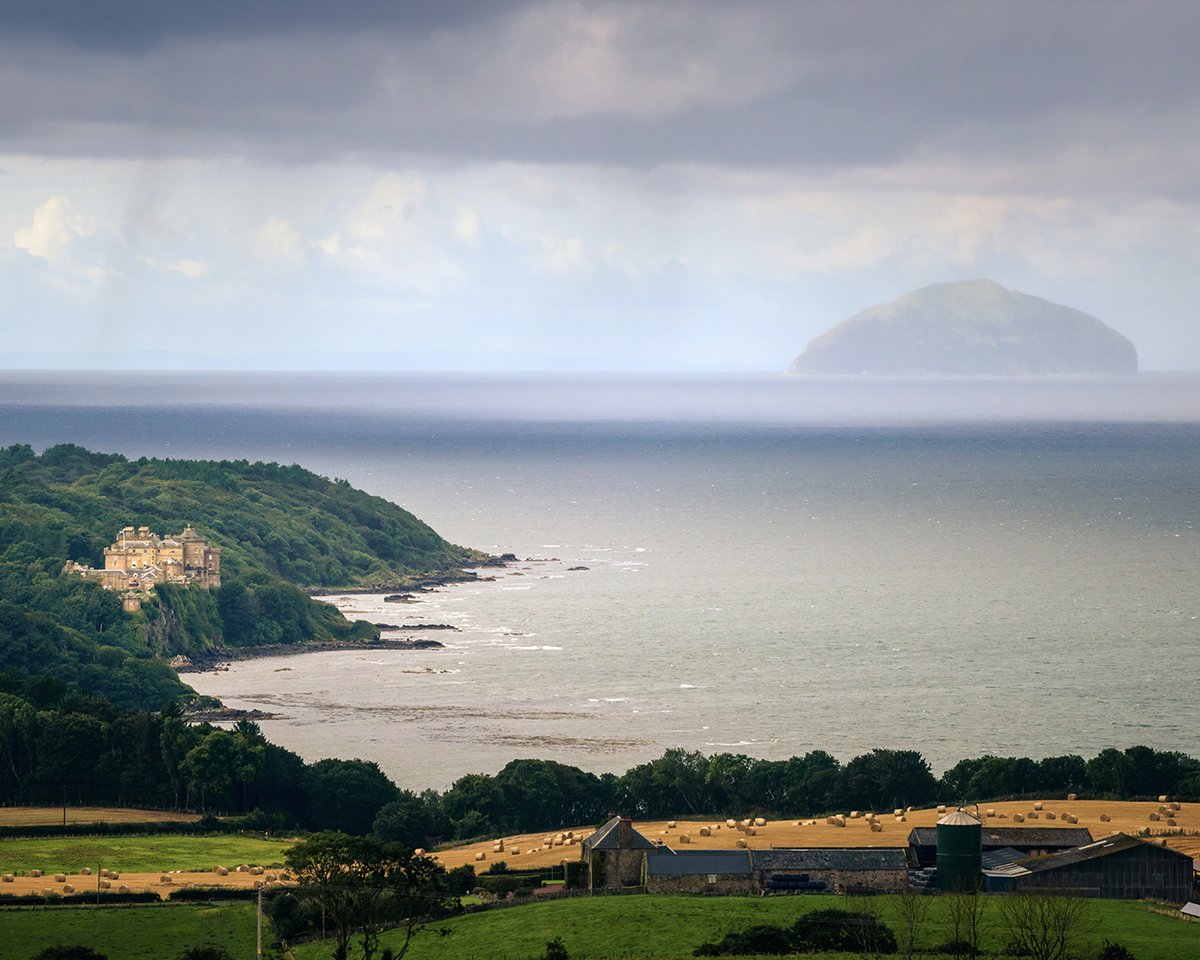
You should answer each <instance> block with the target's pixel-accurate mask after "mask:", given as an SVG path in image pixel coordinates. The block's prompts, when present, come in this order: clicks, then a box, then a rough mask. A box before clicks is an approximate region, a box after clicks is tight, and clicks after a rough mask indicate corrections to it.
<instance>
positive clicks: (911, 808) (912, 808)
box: [905, 807, 917, 813]
mask: <svg viewBox="0 0 1200 960" xmlns="http://www.w3.org/2000/svg"><path fill="white" fill-rule="evenodd" d="M916 809H917V808H916V807H906V808H905V812H906V813H912V812H913V811H914V810H916Z"/></svg>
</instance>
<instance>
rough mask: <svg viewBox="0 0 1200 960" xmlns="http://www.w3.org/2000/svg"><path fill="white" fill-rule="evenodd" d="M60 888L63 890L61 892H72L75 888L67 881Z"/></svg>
mask: <svg viewBox="0 0 1200 960" xmlns="http://www.w3.org/2000/svg"><path fill="white" fill-rule="evenodd" d="M62 890H63V893H74V892H75V888H74V887H73V886H71V885H70V884H69V883H64V884H63V888H62Z"/></svg>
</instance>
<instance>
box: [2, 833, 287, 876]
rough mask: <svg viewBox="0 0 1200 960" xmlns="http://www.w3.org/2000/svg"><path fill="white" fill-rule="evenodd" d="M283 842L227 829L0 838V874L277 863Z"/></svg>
mask: <svg viewBox="0 0 1200 960" xmlns="http://www.w3.org/2000/svg"><path fill="white" fill-rule="evenodd" d="M289 844H290V841H287V840H263V839H260V838H256V837H239V836H234V835H231V834H208V835H204V836H172V835H165V836H132V837H38V838H35V839H17V840H0V873H25V872H27V871H29V870H31V869H38V870H43V871H46V872H47V873H54V872H56V871H63V872H65V873H77V872H78V871H79V870H80V869H81V868H82V867H91V868H92V869H93V870H95V869H96V868H97V866H103V867H107V868H109V869H112V870H119V871H122V872H125V873H147V872H151V871H162V870H211V869H212V867H213V866H214V865H215V864H221V865H223V866H228V867H231V868H232V867H236V866H237V865H238V864H240V863H248V864H256V865H258V866H263V867H266V866H274V865H279V864H282V863H283V858H284V857H285V856H286V854H287V848H288V846H289Z"/></svg>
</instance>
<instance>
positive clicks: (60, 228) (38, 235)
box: [13, 196, 95, 265]
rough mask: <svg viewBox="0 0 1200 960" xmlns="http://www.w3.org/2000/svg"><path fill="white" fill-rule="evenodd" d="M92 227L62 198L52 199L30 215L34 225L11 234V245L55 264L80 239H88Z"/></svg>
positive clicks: (68, 201) (92, 229)
mask: <svg viewBox="0 0 1200 960" xmlns="http://www.w3.org/2000/svg"><path fill="white" fill-rule="evenodd" d="M93 233H95V227H94V226H93V225H92V224H91V223H89V222H88V221H87V220H86V219H85V218H84V217H83V216H81V215H80V214H79V213H78V212H76V211H75V209H74V208H73V207H72V205H71V201H70V200H68V199H67V198H66V197H63V196H53V197H51V198H50V199H49V200H47V201H46V202H45V203H43V204H42V205H41V206H40V207H38V208H37V210H35V211H34V214H33V223H31V224H30V225H29V226H27V227H25V228H24V229H21V230H18V231H17V232H16V233H14V234H13V243H15V244H16V245H17V246H18V247H20V248H21V249H23V250H25V251H27V252H28V253H30V254H32V255H33V256H35V257H41V258H42V259H43V260H45V261H46V262H47V263H49V264H52V265H54V264H58V263H59V262H60V261H62V259H63V258H64V257H65V256H66V254H67V253H68V251H69V250H70V249H71V246H72V245H73V244H74V243H75V241H76V240H77V239H79V238H81V237H90V236H92V234H93Z"/></svg>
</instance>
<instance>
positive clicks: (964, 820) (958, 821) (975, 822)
mask: <svg viewBox="0 0 1200 960" xmlns="http://www.w3.org/2000/svg"><path fill="white" fill-rule="evenodd" d="M982 823H983V821H982V820H980V819H979V818H978V817H974V816H972V815H971V814H969V813H967V811H966V810H955V811H954V812H953V813H948V814H946V815H945V816H944V817H942V818H941V819H940V820H939V821H938V826H939V827H978V826H981V825H982Z"/></svg>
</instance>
